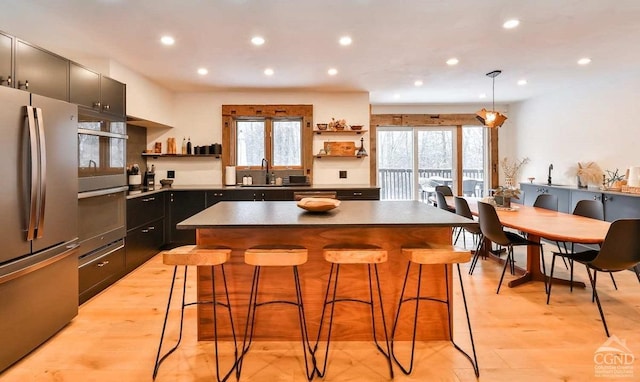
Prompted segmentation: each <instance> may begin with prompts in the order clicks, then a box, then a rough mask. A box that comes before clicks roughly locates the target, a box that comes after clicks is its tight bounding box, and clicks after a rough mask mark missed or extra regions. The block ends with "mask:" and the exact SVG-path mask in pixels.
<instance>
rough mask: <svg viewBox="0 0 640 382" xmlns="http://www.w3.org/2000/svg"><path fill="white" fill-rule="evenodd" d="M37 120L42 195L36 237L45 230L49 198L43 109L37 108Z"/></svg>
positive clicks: (39, 236)
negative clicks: (45, 215) (47, 200)
mask: <svg viewBox="0 0 640 382" xmlns="http://www.w3.org/2000/svg"><path fill="white" fill-rule="evenodd" d="M36 122H37V123H38V146H39V149H40V150H39V154H38V155H39V157H40V195H39V205H40V211H39V213H38V219H37V228H36V229H37V231H36V237H37V238H41V237H42V233H43V232H44V207H45V202H46V199H47V145H46V143H45V137H44V118H43V116H42V109H41V108H39V107H38V108H36Z"/></svg>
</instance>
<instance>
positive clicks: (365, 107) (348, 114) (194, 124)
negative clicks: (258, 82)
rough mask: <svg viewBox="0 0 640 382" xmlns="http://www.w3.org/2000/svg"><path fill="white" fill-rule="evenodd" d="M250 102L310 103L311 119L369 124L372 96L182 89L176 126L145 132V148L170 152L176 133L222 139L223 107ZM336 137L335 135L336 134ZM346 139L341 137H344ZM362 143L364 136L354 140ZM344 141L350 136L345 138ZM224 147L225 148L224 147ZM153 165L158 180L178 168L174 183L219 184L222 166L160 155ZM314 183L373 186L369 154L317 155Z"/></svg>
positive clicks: (200, 140) (205, 140)
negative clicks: (342, 175) (342, 174)
mask: <svg viewBox="0 0 640 382" xmlns="http://www.w3.org/2000/svg"><path fill="white" fill-rule="evenodd" d="M223 104H227V105H233V104H236V105H247V104H307V105H308V104H311V105H313V114H314V116H313V117H314V121H313V123H314V124H315V123H322V122H329V121H330V120H331V118H332V117H334V118H336V119H339V118H344V119H346V120H347V123H349V124H352V125H364V126H365V128H366V127H367V126H368V125H369V94H368V93H367V92H350V93H332V92H295V91H256V92H207V93H179V94H176V95H175V96H174V105H173V107H174V109H173V112H174V116H175V118H174V123H173V124H172V126H174V128H173V129H169V130H166V129H162V130H155V129H149V130H148V132H147V147H148V148H149V149H151V148H153V145H154V142H161V143H162V147H163V152H166V147H167V138H169V137H175V138H176V141H177V143H178V145H180V144H181V142H182V138H183V137H191V142H192V144H193V145H194V146H196V145H198V146H200V145H204V144H212V143H222V125H221V124H222V114H221V113H222V105H223ZM326 137H327V136H325V135H323V136H315V137H314V152H317V151H319V150H320V147H321V146H322V143H321V141H322V140H323V139H326ZM334 139H335V138H334ZM341 139H342V138H341ZM352 139H353V140H354V141H356V140H357V142H358V145H359V140H360V136H357V138H355V137H354V138H352ZM368 139H369V134H368V133H367V134H365V148H366V149H367V150H369V142H368ZM344 140H350V139H347V138H345V139H344ZM224 149H225V148H224V145H223V150H224ZM151 164H154V165H155V167H156V172H157V175H156V177H157V179H158V180H159V179H163V178H165V177H166V171H167V170H175V171H176V178H175V181H174V184H175V185H190V184H221V183H222V167H221V163H220V160H219V159H213V158H176V159H170V158H162V159H155V160H153V159H149V165H151ZM340 170H347V179H339V177H338V172H339V171H340ZM313 172H314V184H342V183H343V184H350V185H351V184H369V158H368V157H367V158H364V159H350V158H349V159H333V158H332V159H329V158H323V159H320V160H318V159H315V160H314V165H313Z"/></svg>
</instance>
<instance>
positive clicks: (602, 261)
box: [591, 219, 640, 271]
mask: <svg viewBox="0 0 640 382" xmlns="http://www.w3.org/2000/svg"><path fill="white" fill-rule="evenodd" d="M638 263H640V219H620V220H616V221H614V222H613V223H611V226H610V227H609V231H608V232H607V236H606V237H605V238H604V243H602V247H601V248H600V252H599V253H598V256H596V258H595V259H593V261H592V262H591V265H593V266H594V267H596V268H598V269H602V270H606V271H622V270H625V269H629V268H633V267H634V266H636V265H637V264H638Z"/></svg>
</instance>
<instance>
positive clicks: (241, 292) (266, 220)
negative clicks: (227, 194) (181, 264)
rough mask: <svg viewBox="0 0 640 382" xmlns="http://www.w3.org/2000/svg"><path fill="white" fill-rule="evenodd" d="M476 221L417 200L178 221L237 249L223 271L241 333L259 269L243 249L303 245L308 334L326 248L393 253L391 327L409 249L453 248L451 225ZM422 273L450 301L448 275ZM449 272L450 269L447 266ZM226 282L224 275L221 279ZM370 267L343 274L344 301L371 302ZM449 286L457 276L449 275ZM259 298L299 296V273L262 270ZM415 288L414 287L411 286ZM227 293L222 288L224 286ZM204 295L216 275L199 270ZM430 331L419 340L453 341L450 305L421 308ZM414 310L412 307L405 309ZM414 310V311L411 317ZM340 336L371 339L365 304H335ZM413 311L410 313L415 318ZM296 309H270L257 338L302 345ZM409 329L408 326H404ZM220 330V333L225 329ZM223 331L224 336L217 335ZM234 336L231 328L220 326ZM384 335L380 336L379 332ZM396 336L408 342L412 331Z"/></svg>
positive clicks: (285, 204) (235, 210) (212, 214)
mask: <svg viewBox="0 0 640 382" xmlns="http://www.w3.org/2000/svg"><path fill="white" fill-rule="evenodd" d="M474 224H476V223H475V222H473V221H472V220H468V219H466V218H463V217H460V216H458V215H455V214H452V213H449V212H446V211H443V210H441V209H437V208H435V207H432V206H429V205H426V204H424V203H420V202H417V201H342V203H341V204H340V206H339V207H338V208H336V209H334V210H331V211H329V212H326V213H310V212H307V211H304V210H302V209H301V208H299V207H298V206H297V205H296V203H295V202H293V201H265V202H261V203H254V202H220V203H217V204H215V205H213V206H211V207H209V208H207V209H206V210H204V211H202V212H200V213H198V214H196V215H194V216H192V217H190V218H188V219H186V220H184V221H183V222H181V223H179V224H178V229H196V232H197V233H196V242H197V244H199V245H219V246H226V247H229V248H231V249H232V256H231V260H230V262H229V263H228V264H227V265H226V266H225V269H226V272H227V283H228V285H229V288H230V298H231V304H232V307H233V310H234V320H235V323H236V325H237V329H236V330H238V329H242V328H244V325H245V320H246V313H247V303H248V300H249V292H250V291H249V289H250V286H251V275H252V272H253V267H251V266H248V265H245V264H244V259H243V252H244V250H245V249H247V248H250V247H253V246H257V245H265V244H271V245H277V244H280V245H284V244H288V245H301V246H304V247H306V248H307V249H308V250H309V260H308V262H307V263H306V264H305V265H303V266H301V267H299V272H300V276H301V279H302V288H303V297H304V304H305V312H306V315H307V324H308V329H309V333H310V334H311V337H312V338H313V337H314V335H315V333H317V330H318V323H319V320H320V312H321V309H322V301H323V298H324V291H325V287H326V281H327V277H328V274H329V268H330V265H329V264H328V263H327V262H325V261H324V259H323V258H322V248H323V247H324V246H326V245H328V244H335V243H352V244H358V243H359V244H374V245H377V246H380V247H382V248H384V249H386V250H387V251H389V261H388V262H387V263H385V264H382V265H381V266H380V267H379V269H380V278H381V284H382V289H383V299H384V304H385V305H384V308H385V314H386V318H387V320H389V321H387V322H393V321H392V317H393V314H394V312H395V309H396V308H397V304H398V298H399V294H400V288H401V286H402V285H401V283H402V280H403V277H404V274H405V272H406V264H407V263H406V260H404V259H403V258H402V257H401V252H400V249H401V247H402V246H403V245H411V244H414V245H415V244H420V243H424V242H432V243H445V244H446V243H451V231H452V227H458V226H470V225H474ZM427 268H428V269H426V271H425V273H423V278H424V279H423V283H422V284H423V286H424V287H426V288H428V289H427V290H429V291H430V292H431V293H433V294H434V295H435V296H437V297H439V298H443V297H444V293H445V285H444V272H443V270H442V269H443V268H442V267H441V266H429V267H427ZM448 272H449V274H451V267H450V266H449V267H448ZM218 279H220V278H219V277H217V278H216V280H218ZM366 280H367V278H366V267H365V266H364V265H363V266H349V267H344V268H343V269H341V274H340V281H339V285H338V288H339V289H338V296H340V295H348V296H349V297H355V298H367V297H368V287H367V281H366ZM449 283H451V277H449ZM260 287H261V293H262V297H261V299H264V300H267V299H271V297H275V298H277V299H280V300H283V299H294V298H295V292H294V289H293V276H292V272H291V269H289V268H269V269H265V270H263V273H262V278H261V286H260ZM409 287H411V285H410V286H409ZM220 290H221V289H220ZM197 293H198V298H199V300H202V301H206V300H209V301H210V300H211V271H210V269H209V268H205V267H201V268H199V269H198V292H197ZM421 306H422V307H424V308H425V311H424V312H423V316H421V317H423V321H424V322H423V324H424V325H422V327H423V328H425V329H424V330H423V331H421V332H419V333H418V335H419V339H422V340H427V339H429V340H442V339H448V336H449V334H448V333H449V330H448V325H449V323H448V322H447V319H446V317H447V316H446V307H445V306H438V305H437V304H421ZM407 310H412V309H407ZM405 313H409V312H405ZM211 317H212V312H211V305H209V304H203V305H198V339H199V340H210V339H212V337H213V328H212V318H211ZM336 317H339V319H337V321H336V322H335V326H334V329H333V330H334V334H333V335H334V337H333V338H334V339H339V340H370V338H371V333H370V331H371V327H370V326H371V325H370V320H369V318H368V317H369V311H368V308H367V307H366V306H362V307H360V306H357V305H351V304H342V306H340V305H338V306H336ZM409 317H410V314H407V315H406V317H405V318H406V319H409ZM297 325H298V323H297V316H296V310H295V309H291V310H290V311H289V309H287V308H286V307H285V308H283V307H277V306H265V307H264V308H263V309H260V311H259V312H258V314H257V317H256V326H258V327H259V328H258V329H257V330H256V338H255V339H256V340H297V339H298V337H299V331H298V329H297ZM403 326H404V327H406V328H407V329H408V328H409V327H410V325H403ZM219 330H220V328H219ZM219 333H220V332H219ZM222 333H223V335H224V336H228V338H230V330H229V328H228V327H226V328H223V329H222ZM380 334H381V333H380ZM396 338H398V339H408V338H409V337H408V333H407V332H398V334H397V336H396Z"/></svg>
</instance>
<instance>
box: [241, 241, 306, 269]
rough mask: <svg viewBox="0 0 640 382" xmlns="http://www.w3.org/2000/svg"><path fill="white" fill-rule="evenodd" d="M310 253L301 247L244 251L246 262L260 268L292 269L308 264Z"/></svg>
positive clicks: (260, 248)
mask: <svg viewBox="0 0 640 382" xmlns="http://www.w3.org/2000/svg"><path fill="white" fill-rule="evenodd" d="M308 254H309V251H308V250H307V249H306V248H305V247H300V246H294V245H291V246H264V247H253V248H249V249H247V250H246V251H244V262H245V263H246V264H249V265H255V266H259V267H292V266H297V265H302V264H304V263H306V262H307V258H308Z"/></svg>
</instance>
